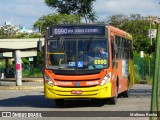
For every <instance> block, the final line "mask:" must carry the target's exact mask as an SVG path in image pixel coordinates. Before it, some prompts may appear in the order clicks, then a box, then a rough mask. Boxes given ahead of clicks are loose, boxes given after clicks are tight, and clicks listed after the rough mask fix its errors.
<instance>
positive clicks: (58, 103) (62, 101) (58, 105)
mask: <svg viewBox="0 0 160 120" xmlns="http://www.w3.org/2000/svg"><path fill="white" fill-rule="evenodd" d="M54 101H55V103H56V106H57V107H63V106H64V99H55V100H54Z"/></svg>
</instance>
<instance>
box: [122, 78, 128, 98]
mask: <svg viewBox="0 0 160 120" xmlns="http://www.w3.org/2000/svg"><path fill="white" fill-rule="evenodd" d="M129 83H130V75H129V76H128V83H127V90H126V91H124V92H122V95H121V96H123V97H126V98H128V97H129Z"/></svg>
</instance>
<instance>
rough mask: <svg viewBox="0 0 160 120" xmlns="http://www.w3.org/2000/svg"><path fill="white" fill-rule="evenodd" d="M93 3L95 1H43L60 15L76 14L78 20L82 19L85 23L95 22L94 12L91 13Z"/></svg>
mask: <svg viewBox="0 0 160 120" xmlns="http://www.w3.org/2000/svg"><path fill="white" fill-rule="evenodd" d="M95 1H96V0H45V3H46V5H47V6H49V7H50V8H53V9H55V10H56V11H57V12H58V13H60V14H67V15H69V14H77V15H78V16H79V18H81V17H83V18H84V19H85V21H86V23H87V22H90V21H92V22H94V21H95V20H97V19H96V15H95V12H94V11H93V2H95ZM87 20H88V21H87Z"/></svg>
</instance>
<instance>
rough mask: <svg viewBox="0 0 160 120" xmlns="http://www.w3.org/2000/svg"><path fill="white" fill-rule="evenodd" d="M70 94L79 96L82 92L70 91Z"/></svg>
mask: <svg viewBox="0 0 160 120" xmlns="http://www.w3.org/2000/svg"><path fill="white" fill-rule="evenodd" d="M71 94H76V95H80V94H82V90H72V91H71Z"/></svg>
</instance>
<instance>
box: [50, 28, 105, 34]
mask: <svg viewBox="0 0 160 120" xmlns="http://www.w3.org/2000/svg"><path fill="white" fill-rule="evenodd" d="M104 34H105V27H104V26H78V27H77V26H76V27H74V26H64V27H53V28H52V29H51V35H104Z"/></svg>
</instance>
